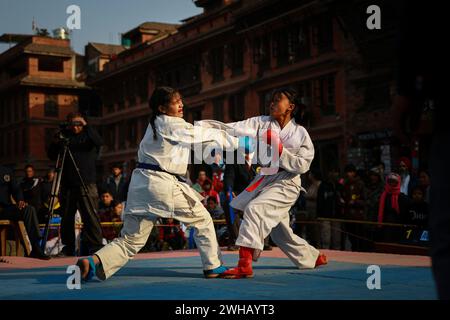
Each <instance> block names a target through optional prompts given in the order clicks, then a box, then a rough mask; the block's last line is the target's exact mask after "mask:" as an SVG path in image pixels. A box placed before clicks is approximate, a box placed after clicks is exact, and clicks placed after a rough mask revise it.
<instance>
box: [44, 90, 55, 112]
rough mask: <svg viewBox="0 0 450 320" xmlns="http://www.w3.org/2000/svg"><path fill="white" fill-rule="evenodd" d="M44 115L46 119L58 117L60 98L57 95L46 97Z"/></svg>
mask: <svg viewBox="0 0 450 320" xmlns="http://www.w3.org/2000/svg"><path fill="white" fill-rule="evenodd" d="M44 115H45V116H46V117H58V97H57V96H56V95H53V94H49V95H45V103H44Z"/></svg>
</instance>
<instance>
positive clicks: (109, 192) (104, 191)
mask: <svg viewBox="0 0 450 320" xmlns="http://www.w3.org/2000/svg"><path fill="white" fill-rule="evenodd" d="M105 193H107V194H109V195H110V196H111V197H112V196H113V194H112V192H111V191H109V190H105V189H104V190H102V191H101V192H100V196H101V195H103V194H105Z"/></svg>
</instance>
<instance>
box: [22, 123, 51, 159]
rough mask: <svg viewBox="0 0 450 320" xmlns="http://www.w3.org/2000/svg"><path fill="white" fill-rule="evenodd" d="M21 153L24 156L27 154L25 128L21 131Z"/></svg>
mask: <svg viewBox="0 0 450 320" xmlns="http://www.w3.org/2000/svg"><path fill="white" fill-rule="evenodd" d="M52 138H53V137H52ZM49 141H50V140H49ZM22 152H23V154H24V155H26V154H27V152H28V139H27V129H26V128H23V129H22Z"/></svg>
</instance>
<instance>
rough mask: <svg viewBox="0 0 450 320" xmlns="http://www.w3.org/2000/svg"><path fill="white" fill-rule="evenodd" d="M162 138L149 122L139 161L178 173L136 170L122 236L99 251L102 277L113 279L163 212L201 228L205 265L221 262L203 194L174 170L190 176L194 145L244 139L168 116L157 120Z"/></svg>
mask: <svg viewBox="0 0 450 320" xmlns="http://www.w3.org/2000/svg"><path fill="white" fill-rule="evenodd" d="M155 127H156V129H157V140H154V139H153V130H152V127H151V125H149V126H148V128H147V131H146V133H145V136H144V138H143V139H142V141H141V143H140V145H139V151H138V161H139V162H141V163H147V164H153V165H159V166H160V167H161V169H163V170H165V171H167V172H170V173H172V174H169V173H166V172H160V171H154V170H148V169H134V170H133V174H132V176H131V182H130V186H129V190H128V197H127V202H126V206H125V209H124V225H123V228H122V232H121V236H120V237H119V238H116V239H114V240H113V241H112V242H111V243H109V244H108V245H106V246H105V247H103V248H102V249H100V250H99V251H98V252H96V255H97V256H98V257H99V259H100V261H101V266H100V267H99V269H98V272H97V276H98V277H99V278H101V279H103V280H104V279H107V278H109V277H110V276H112V275H113V274H114V273H115V272H116V271H118V270H119V269H120V268H121V267H122V266H123V265H125V263H127V262H128V261H129V260H130V259H132V258H133V256H134V255H135V254H136V253H138V252H139V250H140V249H141V248H142V247H143V246H144V245H145V243H146V242H147V239H148V236H149V235H150V232H151V230H152V228H153V226H154V224H155V221H156V220H157V219H158V218H159V217H171V218H174V219H177V220H179V221H180V222H182V223H183V224H185V225H186V226H188V227H192V228H193V229H195V234H194V238H195V241H196V244H197V248H198V249H199V251H200V256H201V259H202V263H203V269H204V270H211V269H214V268H217V267H219V266H220V265H221V261H220V249H219V246H218V243H217V238H216V233H215V229H214V224H213V222H212V219H211V216H210V214H209V213H208V211H207V210H206V208H205V207H204V206H203V205H202V203H201V200H202V199H203V197H202V196H201V195H200V194H199V193H198V192H196V191H195V190H194V189H192V188H191V187H190V186H189V185H188V184H186V183H184V182H180V181H179V180H178V179H177V178H176V177H175V176H174V175H173V174H176V175H186V174H187V165H188V163H189V158H190V151H191V147H192V146H196V145H205V144H212V145H214V146H217V147H220V148H231V149H236V148H238V145H239V139H238V138H235V137H232V136H230V135H228V134H227V133H226V132H225V131H223V130H220V129H212V130H206V129H204V128H201V127H199V126H195V127H194V126H193V125H192V124H190V123H188V122H186V121H184V119H182V118H178V117H170V116H166V115H161V116H158V117H157V118H156V120H155Z"/></svg>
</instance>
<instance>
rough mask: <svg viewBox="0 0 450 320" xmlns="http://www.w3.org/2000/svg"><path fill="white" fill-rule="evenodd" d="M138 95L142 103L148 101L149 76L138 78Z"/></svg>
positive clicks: (143, 75) (142, 75)
mask: <svg viewBox="0 0 450 320" xmlns="http://www.w3.org/2000/svg"><path fill="white" fill-rule="evenodd" d="M137 81H138V83H137V87H138V95H139V97H140V99H141V103H143V102H144V101H147V99H148V74H147V73H144V74H141V75H140V76H138V80H137Z"/></svg>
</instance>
